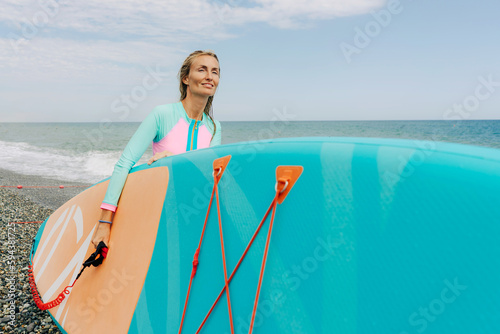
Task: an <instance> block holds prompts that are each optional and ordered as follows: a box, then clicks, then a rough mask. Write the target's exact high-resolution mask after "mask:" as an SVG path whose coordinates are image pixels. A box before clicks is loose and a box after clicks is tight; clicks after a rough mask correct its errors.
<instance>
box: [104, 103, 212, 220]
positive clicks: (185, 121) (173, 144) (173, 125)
mask: <svg viewBox="0 0 500 334" xmlns="http://www.w3.org/2000/svg"><path fill="white" fill-rule="evenodd" d="M215 125H216V132H215V135H214V136H213V139H212V134H213V130H214V124H213V123H212V121H211V120H210V118H209V117H208V116H207V115H206V114H205V113H204V114H203V118H202V120H201V121H198V120H194V119H190V118H189V117H188V116H187V114H186V111H185V110H184V107H183V105H182V102H178V103H174V104H166V105H161V106H158V107H156V108H155V109H154V110H153V111H152V112H151V113H150V114H149V115H148V116H147V117H146V119H145V120H144V121H143V122H142V124H141V125H140V126H139V128H138V129H137V131H136V132H135V134H134V135H133V136H132V138H131V139H130V141H129V143H128V144H127V146H126V147H125V150H124V151H123V153H122V155H121V157H120V159H119V160H118V162H117V163H116V165H115V169H114V170H113V174H112V175H111V180H110V181H109V185H108V189H107V191H106V196H105V197H104V201H103V203H102V205H101V209H106V210H110V211H113V212H115V211H116V206H117V204H118V200H119V198H120V195H121V193H122V190H123V186H124V185H125V181H126V180H127V176H128V173H129V172H130V169H131V168H132V167H133V166H134V165H135V164H136V163H137V161H139V159H140V158H141V157H142V155H143V154H144V152H145V151H146V149H147V148H148V146H149V144H150V143H151V142H153V154H156V153H158V152H163V151H170V152H172V153H173V154H179V153H183V152H186V151H191V150H196V149H199V148H206V147H210V146H216V145H220V143H221V126H220V123H219V122H217V121H215ZM211 139H212V140H211Z"/></svg>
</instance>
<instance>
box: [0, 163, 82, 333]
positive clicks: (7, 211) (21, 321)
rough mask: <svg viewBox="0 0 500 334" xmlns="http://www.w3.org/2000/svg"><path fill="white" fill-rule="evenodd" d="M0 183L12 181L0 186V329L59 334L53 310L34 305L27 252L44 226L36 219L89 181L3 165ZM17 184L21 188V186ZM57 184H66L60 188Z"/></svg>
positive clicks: (43, 218) (7, 331) (42, 217)
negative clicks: (62, 178) (45, 175)
mask: <svg viewBox="0 0 500 334" xmlns="http://www.w3.org/2000/svg"><path fill="white" fill-rule="evenodd" d="M0 185H1V186H13V187H10V188H6V187H0V240H1V246H0V250H1V259H0V261H1V264H0V291H1V294H0V295H1V296H0V302H1V305H2V309H1V310H0V333H60V330H59V328H58V327H57V326H56V325H55V324H54V322H53V321H52V318H51V317H50V315H49V313H48V312H47V311H41V310H39V309H38V307H37V306H36V305H35V303H34V301H33V297H32V295H31V291H30V284H29V279H28V265H29V255H30V251H31V245H32V240H33V238H34V237H35V236H36V234H37V232H38V229H39V227H40V223H33V222H36V221H44V220H45V219H46V218H48V217H49V216H50V215H51V214H52V213H53V212H54V211H55V210H56V209H57V208H59V207H60V206H61V205H63V204H64V203H66V202H67V201H68V200H70V199H71V198H73V197H75V196H76V195H78V194H79V193H80V192H82V191H83V190H85V189H86V188H87V187H89V186H90V184H84V183H78V182H68V181H60V180H55V179H47V178H43V177H40V176H35V175H22V174H18V173H15V172H12V171H9V170H5V169H1V168H0ZM17 185H22V186H23V188H22V189H17V187H16V186H17ZM59 185H64V186H65V188H63V189H60V188H59ZM27 187H33V188H27ZM42 187H45V188H42ZM47 187H50V188H47ZM18 222H28V223H23V224H16V223H18Z"/></svg>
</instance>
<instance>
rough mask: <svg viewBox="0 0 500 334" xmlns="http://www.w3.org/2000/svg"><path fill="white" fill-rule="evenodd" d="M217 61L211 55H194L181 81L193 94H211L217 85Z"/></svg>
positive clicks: (207, 95)
mask: <svg viewBox="0 0 500 334" xmlns="http://www.w3.org/2000/svg"><path fill="white" fill-rule="evenodd" d="M219 71H220V69H219V62H218V61H217V59H215V58H214V57H212V56H206V55H205V56H199V57H196V58H195V59H194V61H193V63H192V64H191V68H190V69H189V75H188V76H187V77H186V78H184V80H183V82H184V84H186V85H187V86H188V90H190V91H191V94H193V95H201V96H205V97H209V96H213V95H214V94H215V91H216V89H217V86H218V85H219Z"/></svg>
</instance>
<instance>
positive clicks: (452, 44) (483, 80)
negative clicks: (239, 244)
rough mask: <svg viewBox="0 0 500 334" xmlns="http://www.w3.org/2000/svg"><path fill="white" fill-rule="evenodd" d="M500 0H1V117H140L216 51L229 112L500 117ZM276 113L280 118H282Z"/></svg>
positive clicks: (219, 113) (250, 115)
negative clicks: (201, 53)
mask: <svg viewBox="0 0 500 334" xmlns="http://www.w3.org/2000/svg"><path fill="white" fill-rule="evenodd" d="M499 14H500V2H499V1H498V0H482V1H473V0H456V1H451V0H448V1H445V0H392V1H391V0H389V1H387V0H252V1H247V0H227V1H226V0H175V1H170V0H140V1H139V0H107V1H97V0H86V1H68V0H0V122H108V121H112V122H119V121H126V122H136V121H141V120H143V119H144V118H145V117H146V115H147V114H148V113H149V112H151V110H152V109H153V108H154V107H155V106H157V105H161V104H166V103H173V102H177V101H179V90H178V85H179V84H178V78H177V73H178V70H179V68H180V66H181V64H182V62H183V60H184V59H185V58H186V57H187V56H188V55H189V53H191V52H192V51H194V50H205V49H209V50H213V51H214V52H215V53H216V54H217V56H218V57H219V60H220V67H221V78H220V84H219V87H218V91H217V93H216V95H215V97H214V104H213V106H214V116H215V118H216V119H218V120H220V121H268V120H271V119H273V118H276V117H280V115H281V116H283V115H286V117H287V119H288V120H296V121H302V120H473V119H500V40H499V37H498V32H499V31H500V19H499ZM277 115H278V116H277Z"/></svg>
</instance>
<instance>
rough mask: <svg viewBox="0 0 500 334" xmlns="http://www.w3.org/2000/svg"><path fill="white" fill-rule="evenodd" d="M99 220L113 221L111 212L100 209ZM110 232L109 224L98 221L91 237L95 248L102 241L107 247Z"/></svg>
mask: <svg viewBox="0 0 500 334" xmlns="http://www.w3.org/2000/svg"><path fill="white" fill-rule="evenodd" d="M100 219H101V220H105V221H108V222H110V221H113V212H112V211H109V210H105V209H102V210H101V218H100ZM110 232H111V224H108V223H99V225H98V226H97V229H96V230H95V233H94V237H93V238H92V243H93V244H94V246H95V247H96V248H97V245H99V243H100V242H101V241H102V242H104V243H105V244H106V246H108V247H109V234H110Z"/></svg>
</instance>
